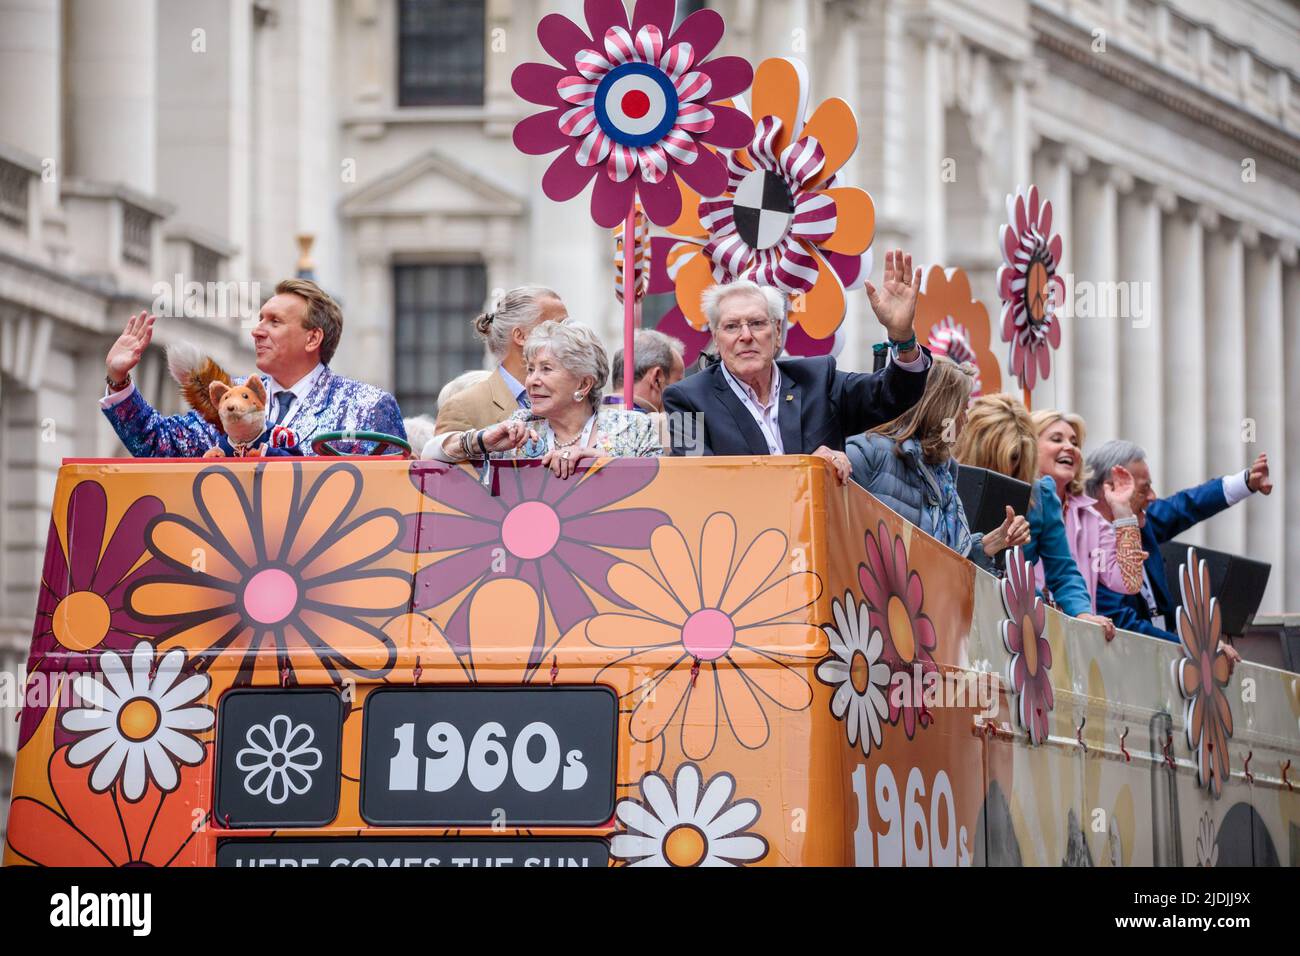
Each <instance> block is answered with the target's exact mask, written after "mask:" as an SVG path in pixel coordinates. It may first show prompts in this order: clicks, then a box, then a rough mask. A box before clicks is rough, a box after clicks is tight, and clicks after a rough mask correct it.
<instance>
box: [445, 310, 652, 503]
mask: <svg viewBox="0 0 1300 956" xmlns="http://www.w3.org/2000/svg"><path fill="white" fill-rule="evenodd" d="M524 358H525V361H526V367H527V374H526V377H525V380H524V381H525V387H526V388H527V393H528V399H529V402H530V404H531V410H522V409H521V410H520V411H517V412H515V413H514V414H513V415H511V416H510V417H509V418H507V419H506V420H504V421H501V422H498V423H497V424H495V425H492V426H490V427H487V428H477V429H476V428H468V429H464V430H460V431H452V432H444V433H440V434H438V435H437V436H435V437H434V439H433V440H432V441H430V442H429V443H428V444H427V445H426V446H425V448H424V457H425V458H429V459H434V460H437V461H445V462H461V461H467V460H470V459H476V458H488V457H490V458H495V459H501V458H539V459H541V461H542V464H543V465H545V466H546V467H548V468H550V469H551V471H552V472H553V473H554V474H555V475H556V476H557V477H559V478H568V477H569V476H570V475H572V474H573V473H574V471H575V470H576V469H577V468H578V466H579V465H581V464H583V463H584V462H590V461H594V460H595V459H598V458H653V457H657V456H658V455H659V454H661V451H662V449H661V447H660V443H659V436H658V429H657V428H656V427H655V424H654V422H653V421H652V420H651V419H650V418H649V416H646V415H640V414H637V413H636V412H627V411H623V410H621V409H612V408H605V409H602V407H601V401H600V397H601V393H602V392H603V391H604V384H605V380H606V379H607V378H608V377H609V358H608V356H607V354H606V352H605V348H604V346H603V345H601V343H600V339H599V338H598V337H597V336H596V333H595V332H593V331H592V330H591V329H589V328H588V327H587V326H585V325H580V324H578V323H576V322H563V323H561V322H543V323H542V324H541V325H539V326H538V327H537V328H536V329H534V330H533V332H532V334H531V335H530V336H529V337H528V341H527V343H526V344H525V346H524Z"/></svg>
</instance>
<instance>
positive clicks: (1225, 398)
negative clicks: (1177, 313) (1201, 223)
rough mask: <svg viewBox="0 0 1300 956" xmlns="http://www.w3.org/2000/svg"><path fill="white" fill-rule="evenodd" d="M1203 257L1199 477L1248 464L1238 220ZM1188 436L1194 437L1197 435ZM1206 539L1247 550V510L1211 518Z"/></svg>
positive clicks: (1225, 225)
mask: <svg viewBox="0 0 1300 956" xmlns="http://www.w3.org/2000/svg"><path fill="white" fill-rule="evenodd" d="M1205 258H1206V275H1205V316H1206V321H1205V328H1206V349H1207V353H1208V356H1209V363H1208V364H1207V366H1206V375H1205V379H1204V381H1205V389H1206V391H1205V402H1206V430H1205V445H1206V464H1207V465H1208V471H1207V473H1206V474H1205V475H1203V476H1202V477H1201V478H1200V479H1199V480H1200V481H1205V480H1206V479H1208V478H1210V477H1212V476H1214V475H1222V474H1224V473H1226V472H1229V471H1235V470H1236V469H1239V468H1244V467H1245V466H1246V458H1247V453H1248V451H1249V449H1248V448H1247V447H1246V446H1245V445H1243V444H1242V428H1243V422H1244V420H1245V418H1246V366H1247V359H1246V348H1247V341H1246V312H1245V254H1244V246H1243V234H1242V229H1241V225H1240V223H1237V222H1232V221H1230V220H1226V219H1225V220H1223V221H1222V222H1221V223H1220V225H1219V228H1218V230H1216V231H1215V232H1213V233H1212V234H1211V235H1210V236H1209V237H1208V240H1207V242H1206V250H1205ZM1176 421H1177V419H1174V422H1176ZM1171 424H1172V423H1171ZM1175 427H1176V426H1175ZM1188 437H1189V439H1192V440H1194V436H1190V435H1189V436H1188ZM1168 490H1169V491H1176V490H1177V489H1174V488H1170V489H1168ZM1206 538H1207V541H1208V543H1209V545H1210V547H1212V548H1216V549H1218V550H1220V551H1230V552H1232V553H1233V554H1243V553H1244V552H1245V548H1246V515H1245V512H1244V510H1243V509H1241V508H1232V509H1229V510H1228V511H1226V512H1224V513H1223V514H1221V515H1219V516H1217V517H1216V518H1214V519H1213V520H1212V521H1210V522H1208V524H1207V526H1206Z"/></svg>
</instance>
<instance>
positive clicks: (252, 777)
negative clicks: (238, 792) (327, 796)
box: [235, 714, 324, 807]
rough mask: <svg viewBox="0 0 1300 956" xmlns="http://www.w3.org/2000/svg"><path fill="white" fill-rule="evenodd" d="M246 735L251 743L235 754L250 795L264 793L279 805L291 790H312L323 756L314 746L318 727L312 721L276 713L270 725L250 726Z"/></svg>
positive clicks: (287, 797) (300, 794) (294, 791)
mask: <svg viewBox="0 0 1300 956" xmlns="http://www.w3.org/2000/svg"><path fill="white" fill-rule="evenodd" d="M244 739H245V740H247V741H248V746H247V747H245V748H244V749H243V750H241V751H239V753H237V754H236V755H235V766H236V767H238V768H239V769H240V770H241V771H243V773H244V791H245V792H246V793H247V794H248V795H249V796H250V797H257V796H262V795H263V794H264V795H265V796H266V799H267V800H269V801H270V802H271V803H273V804H275V805H276V806H277V807H278V806H280V805H281V804H283V803H284V802H285V801H286V800H288V799H289V795H290V794H293V795H295V796H299V797H301V796H302V795H303V794H305V793H307V792H308V791H309V790H311V785H312V779H313V778H312V771H313V770H316V769H318V768H319V767H320V765H321V762H322V760H323V759H324V758H323V757H322V756H321V752H320V750H319V749H317V748H316V747H313V746H312V742H313V741H315V739H316V731H315V730H313V729H312V728H311V726H310V725H309V724H294V723H293V721H291V720H290V719H289V718H288V717H286V716H285V715H284V714H277V715H276V716H275V717H273V718H271V722H270V724H269V725H263V724H254V725H253V726H252V727H249V728H248V733H247V734H246V735H245V737H244Z"/></svg>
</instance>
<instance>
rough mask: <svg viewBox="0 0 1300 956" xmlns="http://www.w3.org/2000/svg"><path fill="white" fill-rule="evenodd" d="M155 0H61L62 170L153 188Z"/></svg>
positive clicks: (147, 190) (146, 190) (149, 191)
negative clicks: (64, 43) (64, 45)
mask: <svg viewBox="0 0 1300 956" xmlns="http://www.w3.org/2000/svg"><path fill="white" fill-rule="evenodd" d="M157 7H158V4H157V3H156V2H155V0H67V5H66V9H67V18H68V19H67V29H66V31H65V33H66V36H67V38H68V51H67V74H66V75H67V78H68V96H67V103H68V106H69V110H70V114H71V115H70V116H69V123H68V130H69V135H68V172H69V173H70V174H71V175H74V176H78V177H81V178H85V179H89V180H93V181H96V182H104V183H121V184H123V185H126V186H130V187H132V188H133V189H137V190H139V191H140V192H143V193H146V194H152V193H153V191H154V185H155V181H156V175H155V169H156V166H155V164H156V160H155V155H156V151H157V150H156V146H157V115H158V110H157V88H158V61H157V43H158V10H157Z"/></svg>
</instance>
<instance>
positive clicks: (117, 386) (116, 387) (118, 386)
mask: <svg viewBox="0 0 1300 956" xmlns="http://www.w3.org/2000/svg"><path fill="white" fill-rule="evenodd" d="M104 382H105V383H106V384H107V385H108V390H109V391H110V392H121V391H124V390H125V389H126V387H127V386H128V385H130V384H131V373H130V372H127V373H126V378H125V379H124V380H123V381H122V382H120V383H117V382H114V381H113V380H112V379H111V378H109V377H108V376H107V375H105V376H104Z"/></svg>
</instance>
